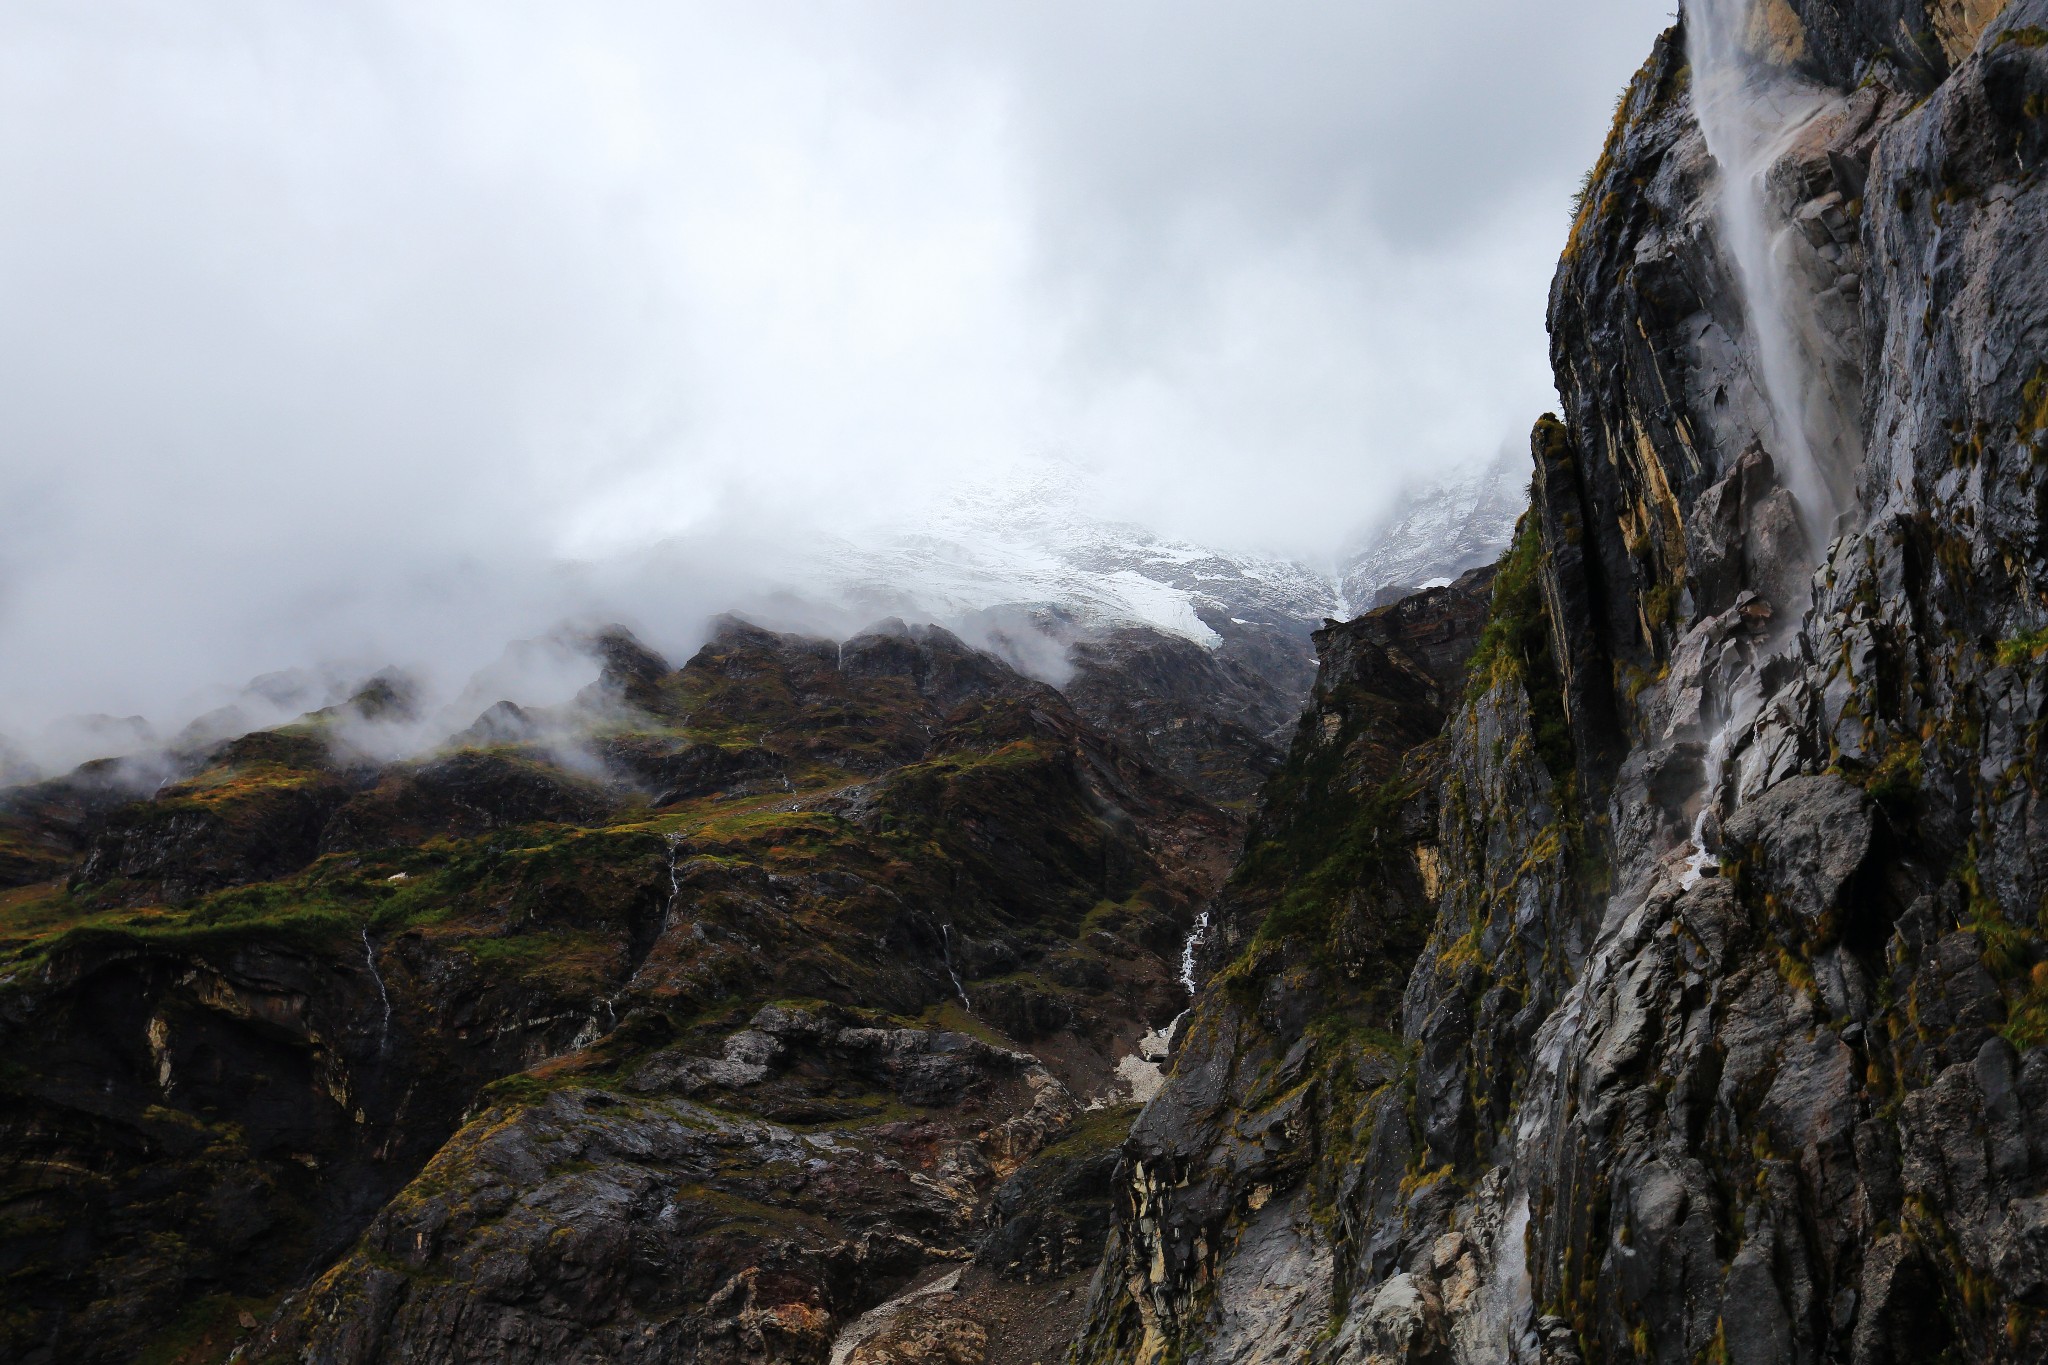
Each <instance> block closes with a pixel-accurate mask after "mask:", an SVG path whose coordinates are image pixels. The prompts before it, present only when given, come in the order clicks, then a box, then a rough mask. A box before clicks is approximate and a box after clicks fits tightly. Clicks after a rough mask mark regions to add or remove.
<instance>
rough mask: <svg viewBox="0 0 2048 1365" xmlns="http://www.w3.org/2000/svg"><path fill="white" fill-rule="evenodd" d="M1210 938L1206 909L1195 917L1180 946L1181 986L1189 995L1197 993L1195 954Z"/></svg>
mask: <svg viewBox="0 0 2048 1365" xmlns="http://www.w3.org/2000/svg"><path fill="white" fill-rule="evenodd" d="M1208 937H1209V911H1208V908H1207V907H1204V908H1203V910H1202V913H1201V914H1199V915H1197V916H1195V923H1194V927H1193V928H1191V929H1189V930H1188V936H1187V940H1186V941H1185V942H1184V943H1182V944H1181V945H1180V984H1181V985H1183V986H1185V987H1187V990H1188V994H1189V995H1193V994H1194V993H1195V954H1196V953H1197V952H1199V951H1200V950H1201V947H1202V944H1203V942H1204V941H1205V940H1206V939H1207V938H1208Z"/></svg>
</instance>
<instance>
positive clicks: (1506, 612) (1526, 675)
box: [1466, 419, 1575, 785]
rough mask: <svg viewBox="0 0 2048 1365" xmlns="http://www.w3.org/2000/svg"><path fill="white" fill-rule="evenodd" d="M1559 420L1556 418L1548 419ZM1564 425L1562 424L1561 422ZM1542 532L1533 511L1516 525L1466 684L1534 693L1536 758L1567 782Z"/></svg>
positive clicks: (1568, 747)
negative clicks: (1512, 686)
mask: <svg viewBox="0 0 2048 1365" xmlns="http://www.w3.org/2000/svg"><path fill="white" fill-rule="evenodd" d="M1548 420H1550V421H1551V422H1553V423H1555V419H1548ZM1557 425H1559V426H1560V428H1561V425H1562V424H1557ZM1542 564H1543V547H1542V537H1541V534H1540V532H1539V529H1538V527H1537V524H1536V518H1535V516H1534V515H1533V514H1532V513H1529V512H1524V513H1523V514H1522V519H1521V521H1519V522H1517V523H1516V525H1515V539H1514V542H1513V543H1512V544H1511V545H1510V546H1509V547H1508V552H1507V554H1506V555H1504V556H1503V557H1502V558H1501V561H1500V569H1499V570H1498V572H1497V573H1496V574H1495V576H1494V580H1493V601H1492V604H1491V607H1490V610H1489V612H1488V615H1487V621H1486V629H1485V630H1484V631H1483V632H1482V633H1481V634H1480V637H1479V644H1478V647H1477V648H1476V649H1474V650H1473V653H1472V662H1471V664H1470V665H1469V670H1470V671H1469V673H1468V675H1467V676H1468V679H1469V681H1468V682H1467V684H1466V696H1467V699H1468V700H1472V701H1477V700H1478V699H1479V698H1480V697H1482V696H1484V695H1485V694H1486V693H1487V692H1488V691H1489V690H1491V689H1492V688H1493V687H1495V686H1497V685H1499V684H1501V683H1503V682H1506V681H1509V680H1516V681H1519V682H1520V683H1521V684H1522V687H1523V689H1524V690H1525V692H1526V693H1527V695H1528V698H1529V710H1530V716H1531V719H1532V720H1533V722H1534V727H1535V740H1536V757H1537V758H1538V759H1540V760H1541V761H1542V763H1543V767H1544V769H1545V771H1547V772H1548V773H1549V774H1550V776H1551V779H1552V780H1553V781H1555V782H1558V783H1560V784H1561V785H1562V784H1564V783H1566V782H1567V781H1568V780H1569V778H1570V776H1571V774H1572V772H1573V766H1574V761H1575V760H1574V756H1573V751H1572V738H1571V726H1570V722H1569V720H1568V718H1567V716H1566V713H1565V706H1564V684H1563V682H1562V681H1561V680H1560V678H1559V676H1558V670H1557V666H1556V662H1555V660H1554V659H1553V658H1552V655H1551V632H1550V618H1549V615H1548V614H1547V612H1546V609H1545V607H1544V602H1543V582H1542Z"/></svg>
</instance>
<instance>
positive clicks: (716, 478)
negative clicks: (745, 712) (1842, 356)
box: [0, 0, 1671, 733]
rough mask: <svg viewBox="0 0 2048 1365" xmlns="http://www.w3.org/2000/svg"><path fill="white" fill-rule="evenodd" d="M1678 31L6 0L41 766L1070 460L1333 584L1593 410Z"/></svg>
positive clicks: (16, 316)
mask: <svg viewBox="0 0 2048 1365" xmlns="http://www.w3.org/2000/svg"><path fill="white" fill-rule="evenodd" d="M1670 12H1671V5H1670V3H1669V0H1468V3H1465V4H1461V5H1434V4H1414V3H1402V4H1393V3H1387V2H1386V0H1349V3H1340V2H1339V0H1313V2H1311V0H1272V2H1271V3H1265V4H1251V3H1248V2H1247V0H1237V3H1229V4H1224V3H1213V2H1212V0H1171V2H1169V0H1089V2H1088V3H1081V2H1080V0H1005V2H1004V3H993V2H984V0H864V2H863V3H825V2H823V0H819V2H816V3H809V4H797V3H787V2H785V0H743V2H742V0H735V2H734V3H730V4H707V3H688V2H679V0H648V2H647V3H638V2H637V0H633V2H628V0H614V2H607V0H577V3H574V4H571V3H566V2H564V3H551V4H539V3H526V2H525V0H392V2H391V3H382V2H380V0H351V3H347V4H334V5H326V4H304V3H300V4H287V3H278V2H277V0H241V2H240V3H229V2H226V0H151V2H149V3H143V2H142V0H126V2H124V0H10V3H8V4H6V5H4V6H0V731H6V730H10V729H12V730H14V731H15V732H16V733H20V731H21V729H22V727H24V726H32V725H33V724H34V723H35V721H36V720H37V719H38V718H40V717H44V716H48V715H50V714H54V713H56V712H58V711H67V710H68V711H99V710H104V711H112V712H117V713H126V712H130V711H137V710H144V711H147V710H150V709H151V708H159V709H161V708H165V707H174V706H175V705H177V704H179V703H180V699H186V698H190V697H192V696H196V695H197V694H198V691H199V689H201V688H202V687H203V685H204V684H206V683H209V682H220V681H240V680H241V679H244V678H246V677H248V676H250V675H251V674H253V673H255V672H259V671H262V670H265V669H272V668H280V667H286V666H290V665H293V664H302V663H312V662H316V661H317V660H318V659H320V658H326V657H343V656H347V657H358V656H360V657H365V658H368V657H372V656H377V655H379V654H380V653H381V654H382V655H383V656H386V657H392V658H398V659H403V660H411V659H415V658H420V657H425V656H429V655H432V654H433V653H434V652H435V651H437V650H438V651H445V652H447V653H448V654H449V655H450V656H451V657H463V656H466V655H477V654H482V655H488V654H489V653H492V652H495V650H496V648H497V646H498V645H500V644H502V643H503V642H504V641H505V640H507V639H509V638H511V637H513V636H515V635H519V634H522V633H525V634H531V633H533V632H535V631H538V630H540V629H543V628H544V627H545V626H546V625H547V624H548V623H549V622H551V621H552V620H554V619H558V618H559V617H560V616H562V615H563V614H564V613H565V612H571V611H594V612H598V613H600V614H602V613H603V612H605V611H606V610H608V609H609V608H610V606H611V605H612V604H611V603H610V602H609V601H608V600H607V598H608V596H615V597H617V598H618V599H619V610H620V611H621V612H623V613H627V614H632V615H634V616H635V617H636V619H641V620H647V619H649V618H654V619H653V624H654V629H655V632H656V633H657V634H661V633H663V632H664V631H666V632H668V633H669V634H670V635H671V637H674V636H676V635H679V634H681V633H683V632H686V631H687V630H690V629H694V628H695V627H696V624H697V623H698V622H700V621H701V620H702V618H703V616H704V614H705V613H707V612H709V611H712V610H715V609H717V608H718V607H719V606H721V605H722V602H721V601H720V598H721V596H722V595H728V594H734V593H738V592H740V591H742V590H743V589H745V588H746V587H748V586H749V585H757V584H758V583H759V582H760V581H762V580H763V579H772V577H773V574H774V571H775V563H776V558H777V555H778V554H779V553H780V552H781V551H782V550H783V549H785V548H786V547H789V546H791V545H798V544H802V543H804V542H805V541H806V540H807V539H808V538H810V537H812V536H815V535H816V534H818V532H819V531H820V530H821V529H831V530H834V531H838V532H843V533H847V534H853V535H855V536H858V535H859V534H861V532H862V529H863V528H865V527H869V526H872V525H874V524H877V523H881V522H896V523H901V522H904V521H905V520H909V521H914V520H915V519H916V516H917V514H918V509H919V508H920V507H921V506H924V505H927V504H928V503H929V502H930V501H931V500H932V499H934V498H936V497H942V496H944V495H945V494H946V493H947V492H948V491H949V490H952V489H955V488H957V487H958V486H959V484H960V482H961V481H963V480H966V481H975V480H981V479H986V478H992V477H1001V475H1002V473H1003V471H1005V470H1007V469H1010V468H1013V467H1016V466H1017V465H1019V464H1020V463H1025V462H1031V461H1036V460H1042V459H1044V458H1047V457H1052V458H1055V459H1057V460H1060V461H1063V462H1066V463H1067V464H1069V465H1071V466H1072V467H1074V468H1076V469H1078V470H1081V471H1085V472H1086V477H1087V478H1088V479H1089V481H1090V484H1091V486H1092V487H1093V488H1095V489H1096V490H1097V496H1099V497H1100V499H1101V502H1102V505H1103V507H1104V510H1105V511H1107V512H1111V513H1114V514H1117V515H1121V516H1127V517H1134V518H1137V519H1140V520H1144V521H1147V522H1150V523H1152V524H1154V525H1155V526H1158V527H1160V528H1161V529H1163V530H1165V531H1167V532H1169V533H1173V534H1180V535H1186V536H1189V537H1193V538H1197V539H1202V540H1206V541H1211V542H1216V543H1220V544H1223V545H1226V546H1232V547H1239V546H1241V547H1245V548H1252V547H1258V548H1265V549H1272V550H1278V551H1282V552H1287V553H1294V554H1300V555H1316V554H1320V553H1324V552H1326V551H1328V550H1329V549H1330V548H1331V547H1332V546H1333V545H1334V544H1335V543H1336V542H1337V541H1338V540H1340V539H1341V538H1342V537H1343V536H1344V535H1345V533H1346V532H1348V531H1349V530H1351V529H1352V528H1353V527H1355V526H1356V525H1357V524H1358V523H1360V522H1362V521H1364V520H1366V519H1368V518H1369V517H1370V516H1371V514H1372V513H1373V511H1374V510H1375V509H1376V508H1377V507H1378V506H1379V505H1381V504H1382V502H1383V501H1384V500H1385V499H1386V498H1387V496H1388V494H1389V492H1390V490H1392V489H1393V488H1394V487H1396V486H1397V485H1398V484H1399V483H1400V482H1401V481H1402V480H1403V479H1407V478H1411V477H1413V476H1414V475H1415V474H1416V473H1417V472H1418V471H1424V472H1427V471H1430V470H1434V469H1438V468H1444V467H1449V466H1452V465H1456V464H1460V463H1466V464H1470V463H1473V462H1478V461H1484V460H1487V459H1490V458H1491V457H1493V456H1494V455H1495V454H1496V453H1497V452H1498V451H1499V450H1500V448H1501V447H1502V445H1503V443H1514V444H1519V443H1520V442H1521V441H1522V439H1523V437H1524V434H1525V433H1526V431H1527V429H1528V426H1529V423H1530V421H1531V420H1532V419H1533V417H1534V416H1535V415H1536V414H1537V413H1538V412H1540V411H1542V410H1544V409H1545V408H1546V407H1549V406H1551V405H1553V403H1554V395H1553V393H1552V390H1551V387H1550V382H1549V372H1548V366H1547V362H1546V350H1545V338H1544V332H1543V304H1544V298H1545V294H1546V290H1547V287H1548V283H1549V279H1550V274H1551V267H1552V264H1553V262H1554V261H1555V258H1556V254H1557V251H1558V249H1559V247H1560V246H1561V244H1562V241H1563V237H1564V232H1565V228H1566V223H1567V217H1568V207H1567V206H1568V201H1569V197H1570V194H1571V191H1572V189H1573V187H1574V186H1575V184H1576V183H1577V180H1578V177H1579V175H1580V174H1581V172H1582V171H1583V169H1584V168H1585V166H1586V165H1588V164H1589V163H1590V162H1591V161H1592V159H1593V158H1594V156H1595V155H1596V153H1597V152H1598V150H1599V144H1600V140H1601V138H1602V136H1603V134H1604V131H1605V128H1606V124H1607V120H1608V116H1609V112H1610V110H1611V108H1612V105H1613V101H1614V97H1615V95H1616V93H1617V92H1618V91H1619V90H1620V88H1621V87H1622V85H1623V84H1624V83H1625V81H1626V80H1627V79H1628V76H1629V74H1630V73H1631V72H1632V71H1633V70H1634V69H1635V68H1636V67H1637V66H1638V65H1639V64H1640V63H1641V61H1642V59H1643V58H1644V57H1645V56H1646V55H1647V53H1648V50H1649V46H1650V43H1651V41H1652V39H1653V37H1654V35H1655V34H1656V32H1657V31H1658V30H1659V29H1660V28H1662V27H1663V26H1664V25H1665V24H1666V23H1667V22H1669V15H1670ZM657 547H658V553H653V554H650V552H651V551H653V550H655V549H656V548H657ZM657 562H658V563H659V564H660V565H661V569H660V570H659V573H658V574H657V573H656V572H655V571H654V570H651V569H649V568H648V566H649V565H650V564H653V563H657Z"/></svg>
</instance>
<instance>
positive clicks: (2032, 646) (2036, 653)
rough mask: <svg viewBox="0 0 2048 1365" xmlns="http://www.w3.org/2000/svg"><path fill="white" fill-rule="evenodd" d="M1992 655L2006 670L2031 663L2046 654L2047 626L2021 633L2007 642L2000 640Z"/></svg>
mask: <svg viewBox="0 0 2048 1365" xmlns="http://www.w3.org/2000/svg"><path fill="white" fill-rule="evenodd" d="M1994 653H1995V654H1996V656H1997V659H1998V662H1999V663H2000V664H2001V665H2002V666H2004V667H2006V668H2017V667H2019V666H2020V665H2022V664H2030V663H2033V662H2035V661H2036V660H2038V659H2039V658H2041V656H2042V655H2044V654H2048V626H2043V627H2042V628H2041V629H2039V630H2030V631H2026V632H2023V633H2021V634H2019V635H2015V636H2013V637H2012V638H2011V639H2009V640H2000V641H1999V642H1998V646H1997V648H1996V650H1995V651H1994Z"/></svg>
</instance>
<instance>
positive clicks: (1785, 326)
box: [1684, 0, 1861, 551]
mask: <svg viewBox="0 0 2048 1365" xmlns="http://www.w3.org/2000/svg"><path fill="white" fill-rule="evenodd" d="M1684 11H1685V31H1686V48H1687V55H1688V58H1689V60H1690V61H1691V63H1692V73H1693V74H1692V88H1693V113H1694V116H1695V118H1697V119H1698V121H1699V127H1700V133H1701V135H1702V136H1704V137H1705V139H1706V143H1707V151H1708V152H1709V153H1710V154H1712V156H1713V158H1714V161H1715V164H1716V165H1717V166H1718V167H1719V168H1720V172H1721V198H1720V205H1719V209H1720V228H1721V234H1722V238H1723V241H1724V242H1725V243H1726V245H1727V248H1728V253H1729V255H1730V256H1731V257H1732V258H1733V263H1734V267H1735V277H1736V279H1735V283H1736V285H1737V287H1738V288H1739V289H1740V291H1741V297H1742V303H1743V314H1744V317H1745V319H1746V320H1747V324H1748V328H1749V331H1750V333H1751V337H1750V339H1751V341H1752V342H1753V344H1754V345H1755V348H1756V357H1757V365H1758V368H1759V373H1758V374H1757V376H1756V378H1757V381H1758V383H1759V386H1760V387H1761V389H1762V390H1763V394H1764V398H1765V401H1766V402H1767V404H1768V405H1769V409H1770V425H1771V428H1772V429H1771V430H1770V431H1767V432H1759V433H1757V435H1758V436H1759V437H1760V438H1761V439H1762V440H1763V441H1764V444H1765V446H1766V448H1767V449H1769V450H1770V452H1771V454H1772V456H1773V458H1774V459H1775V461H1776V463H1777V466H1778V468H1779V470H1780V471H1781V473H1782V474H1783V477H1784V478H1785V486H1786V487H1787V488H1789V489H1790V490H1791V492H1792V496H1793V497H1794V498H1795V499H1797V501H1798V504H1799V511H1800V517H1801V520H1802V521H1803V522H1804V524H1805V529H1806V532H1807V539H1808V543H1809V544H1810V545H1812V546H1813V547H1814V548H1815V549H1816V551H1818V550H1819V549H1821V548H1823V547H1825V546H1826V545H1827V543H1828V540H1829V538H1830V537H1831V535H1832V534H1833V527H1834V524H1835V520H1836V518H1837V517H1838V516H1839V515H1840V514H1841V513H1842V512H1844V511H1847V510H1848V509H1849V507H1850V506H1851V504H1852V503H1853V500H1854V490H1853V485H1852V483H1851V480H1852V479H1853V477H1854V471H1855V468H1856V465H1857V463H1858V462H1859V457H1860V453H1861V452H1860V451H1859V450H1858V449H1856V442H1857V431H1856V420H1857V419H1856V414H1854V413H1852V412H1848V411H1845V410H1844V409H1845V407H1846V406H1847V404H1846V401H1845V400H1844V399H1843V398H1842V397H1841V396H1840V395H1838V394H1837V393H1836V392H1835V390H1834V388H1833V386H1832V384H1831V383H1830V382H1829V380H1828V377H1827V375H1826V371H1825V367H1824V366H1823V365H1822V364H1821V363H1820V362H1819V360H1818V357H1817V349H1818V345H1819V341H1818V337H1819V323H1818V320H1817V319H1816V317H1815V316H1814V310H1813V308H1812V306H1811V296H1812V293H1813V291H1812V289H1811V288H1810V287H1809V286H1808V285H1807V284H1806V283H1804V282H1802V281H1800V280H1798V279H1796V278H1795V277H1794V274H1793V269H1792V253H1793V252H1794V251H1796V250H1797V249H1798V245H1799V244H1798V243H1797V242H1795V241H1794V240H1793V238H1794V237H1795V236H1796V229H1794V228H1793V226H1792V225H1791V223H1790V222H1789V221H1787V220H1786V219H1785V218H1784V216H1783V215H1782V214H1781V213H1780V212H1779V211H1778V210H1777V208H1776V207H1775V206H1774V205H1773V203H1772V200H1771V194H1770V189H1769V186H1768V185H1767V183H1766V176H1767V175H1768V173H1769V172H1770V170H1771V168H1772V166H1774V165H1775V164H1777V163H1778V161H1779V160H1780V159H1781V158H1783V156H1784V155H1785V153H1786V152H1787V151H1788V150H1789V149H1790V147H1791V146H1792V143H1793V142H1794V141H1795V140H1796V139H1797V138H1798V136H1799V134H1800V133H1801V132H1802V131H1803V130H1804V129H1805V128H1806V127H1807V125H1808V124H1810V123H1811V122H1812V121H1813V120H1814V119H1815V118H1816V117H1818V116H1819V115H1821V114H1822V113H1825V112H1826V111H1828V110H1829V109H1831V108H1833V107H1835V106H1836V105H1837V104H1838V103H1839V100H1838V97H1837V96H1835V95H1834V94H1832V93H1831V92H1828V91H1826V90H1823V89H1821V88H1819V87H1817V86H1814V85H1811V84H1809V83H1808V82H1806V81H1804V80H1802V79H1800V78H1799V77H1798V76H1796V75H1794V74H1793V73H1792V72H1790V71H1788V70H1785V69H1783V68H1782V67H1779V66H1776V65H1773V64H1772V63H1771V61H1770V60H1769V58H1768V57H1767V56H1766V55H1763V54H1762V53H1761V52H1760V49H1763V48H1765V47H1766V46H1767V45H1768V43H1769V41H1770V38H1771V26H1770V19H1769V11H1768V10H1767V9H1766V8H1765V0H1684Z"/></svg>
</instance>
